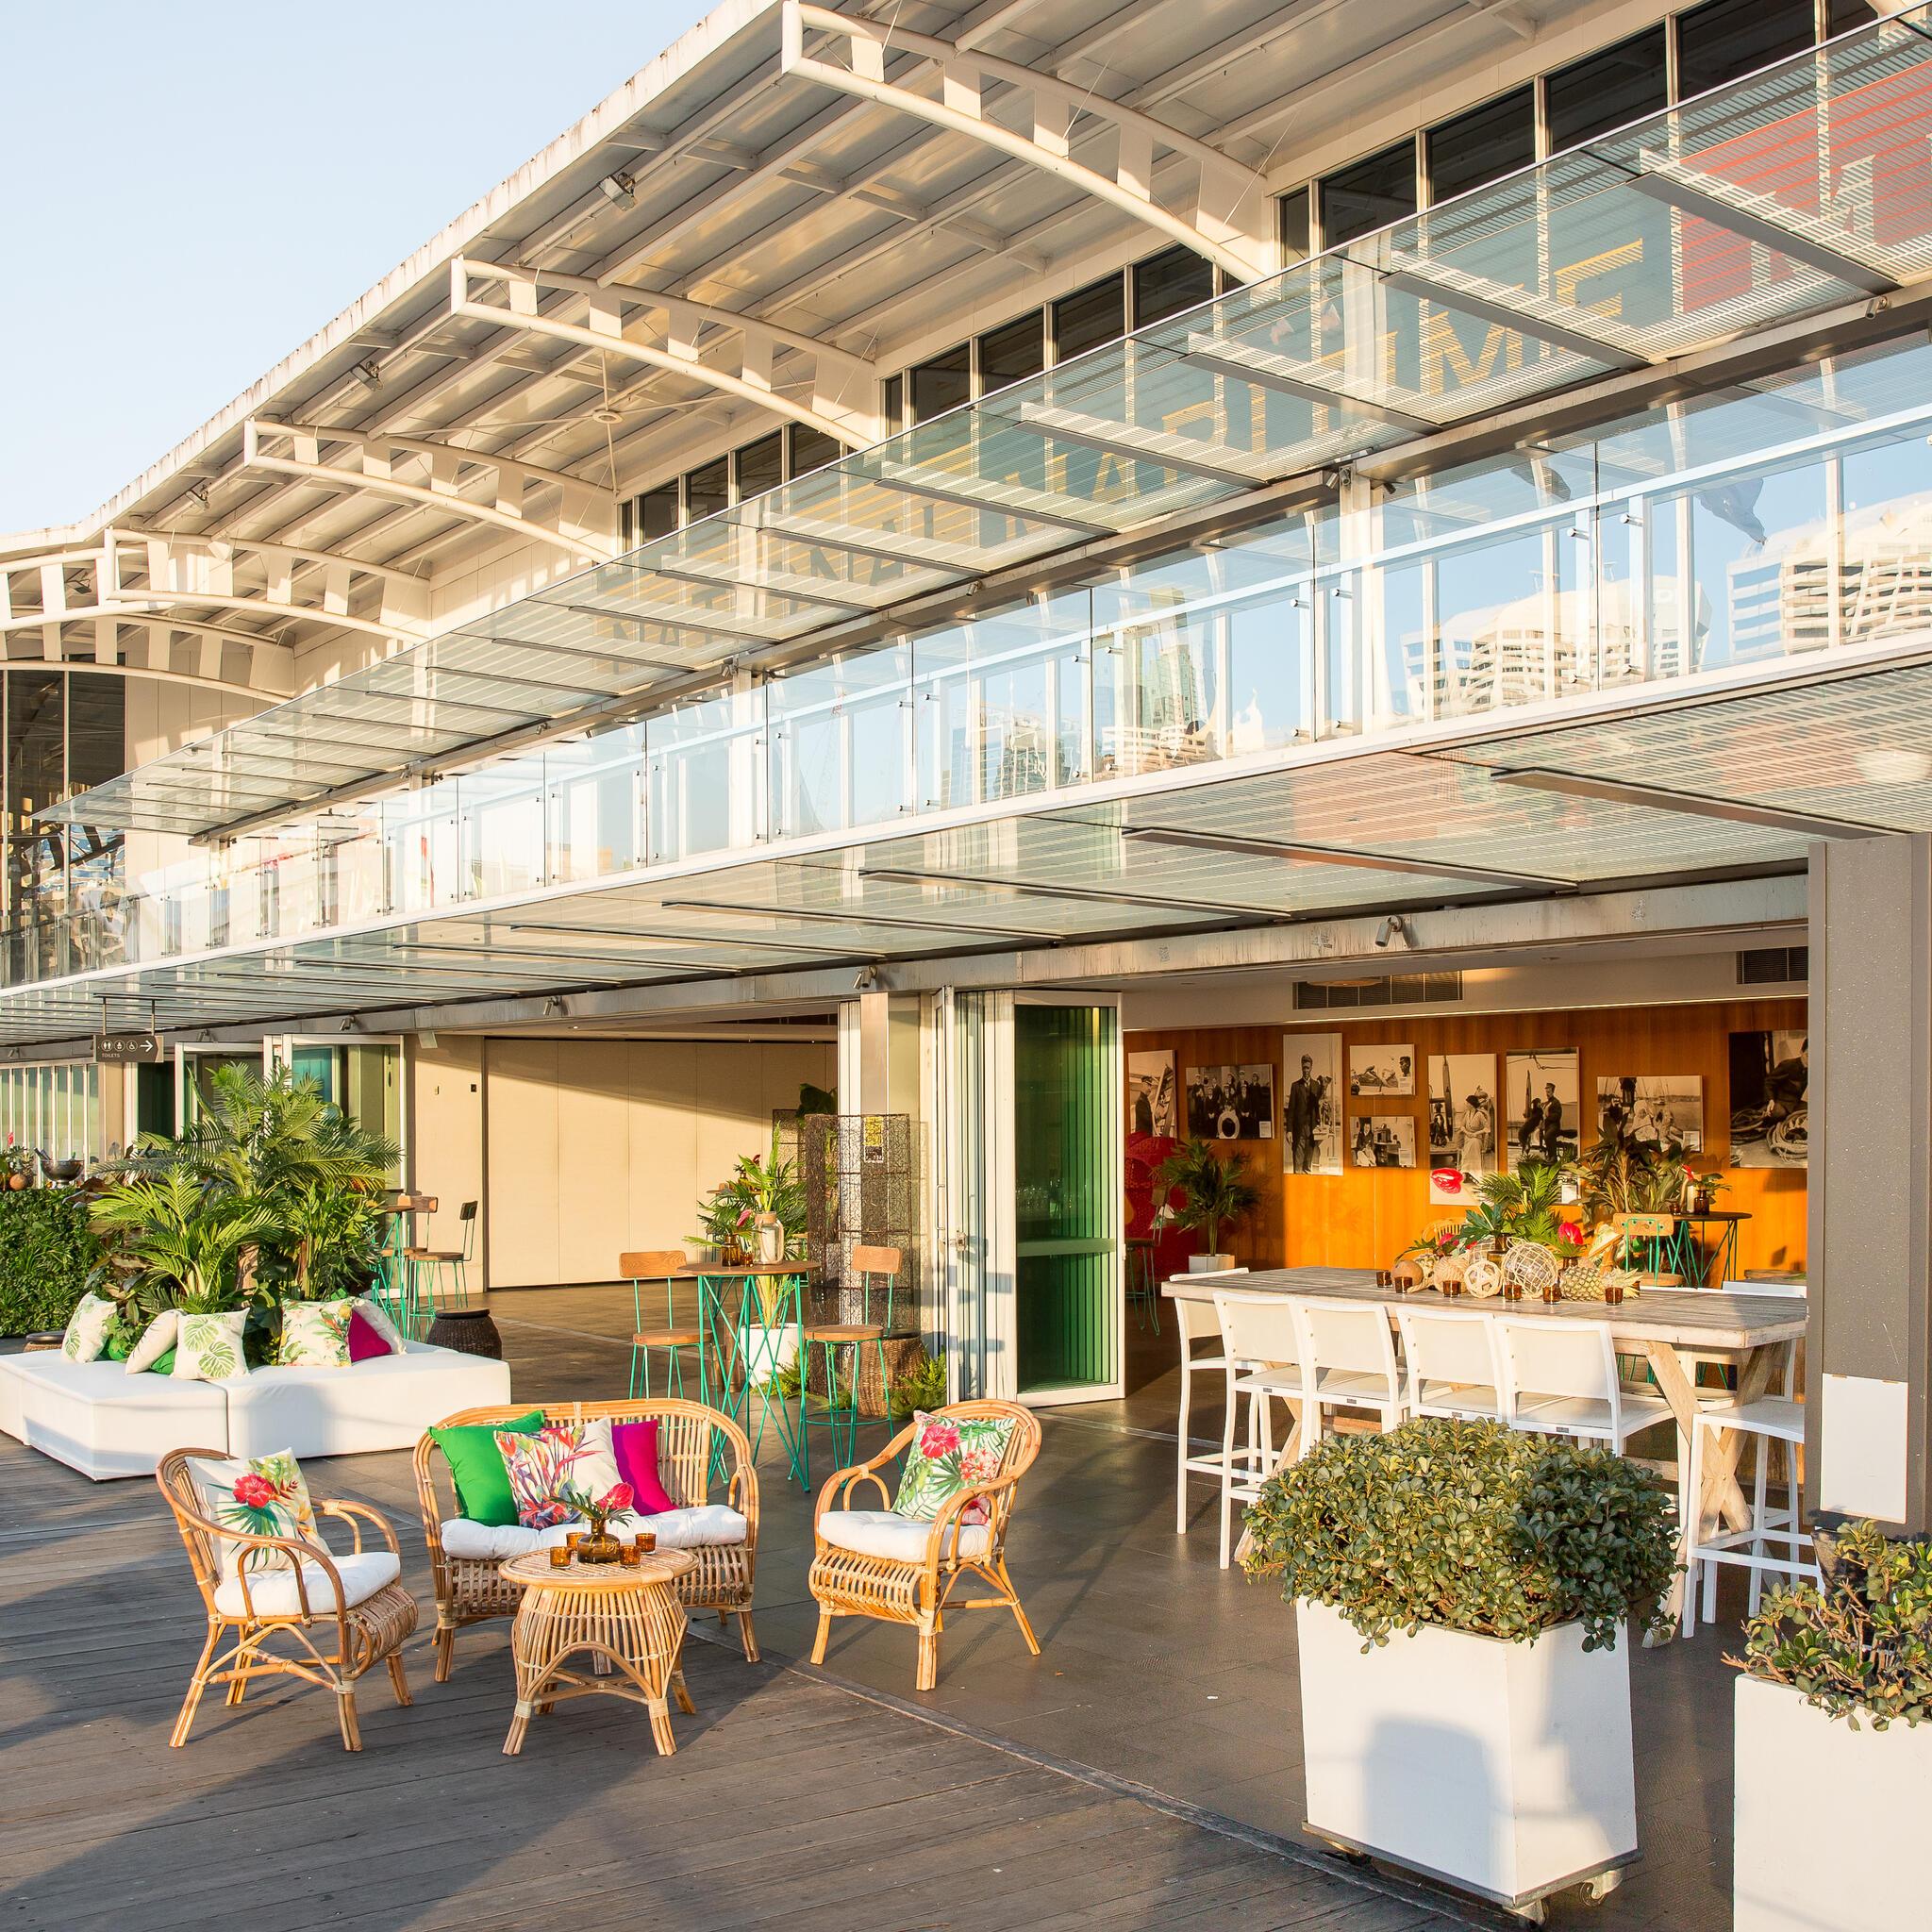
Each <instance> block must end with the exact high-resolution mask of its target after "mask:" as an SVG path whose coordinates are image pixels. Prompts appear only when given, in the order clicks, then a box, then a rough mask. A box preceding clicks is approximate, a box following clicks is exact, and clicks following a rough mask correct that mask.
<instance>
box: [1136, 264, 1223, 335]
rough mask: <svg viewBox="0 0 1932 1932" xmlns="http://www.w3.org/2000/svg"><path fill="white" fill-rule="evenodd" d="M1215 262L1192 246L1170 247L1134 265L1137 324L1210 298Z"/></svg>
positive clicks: (1172, 313) (1152, 321)
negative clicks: (1195, 250)
mask: <svg viewBox="0 0 1932 1932" xmlns="http://www.w3.org/2000/svg"><path fill="white" fill-rule="evenodd" d="M1213 294H1214V264H1213V263H1212V262H1211V261H1209V260H1208V258H1206V257H1205V256H1200V255H1196V254H1195V253H1194V251H1193V250H1192V249H1191V248H1169V249H1164V250H1163V251H1162V252H1161V253H1160V254H1158V255H1156V256H1153V257H1151V258H1149V259H1147V260H1146V261H1142V262H1137V263H1136V264H1135V267H1134V326H1135V327H1136V328H1145V327H1146V326H1147V325H1149V324H1150V323H1156V322H1162V321H1165V320H1166V318H1167V317H1168V316H1170V315H1178V314H1179V313H1180V312H1181V310H1182V309H1183V308H1194V307H1196V306H1197V305H1198V304H1200V303H1203V302H1206V301H1208V300H1210V299H1211V298H1212V296H1213Z"/></svg>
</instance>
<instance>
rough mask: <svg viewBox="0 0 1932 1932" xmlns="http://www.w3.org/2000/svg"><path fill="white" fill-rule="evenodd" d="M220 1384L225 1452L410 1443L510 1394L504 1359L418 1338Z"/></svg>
mask: <svg viewBox="0 0 1932 1932" xmlns="http://www.w3.org/2000/svg"><path fill="white" fill-rule="evenodd" d="M222 1386H223V1388H224V1389H225V1391H226V1393H227V1405H228V1437H227V1447H228V1453H229V1454H230V1455H231V1456H266V1455H267V1454H269V1453H270V1451H272V1450H275V1449H282V1448H288V1449H292V1450H293V1451H294V1453H295V1454H296V1455H297V1456H298V1457H317V1456H360V1455H364V1454H366V1453H368V1452H370V1451H372V1450H377V1449H413V1448H414V1447H415V1446H416V1443H417V1441H418V1440H419V1438H420V1437H421V1436H422V1434H423V1432H424V1430H425V1429H426V1428H428V1426H429V1425H430V1424H432V1423H440V1422H441V1420H442V1419H443V1417H444V1416H446V1415H454V1414H455V1413H456V1412H457V1411H458V1409H459V1408H484V1407H503V1406H505V1405H507V1404H508V1402H509V1400H510V1392H509V1370H508V1367H507V1366H506V1365H505V1364H504V1363H502V1362H498V1361H491V1360H490V1359H489V1357H486V1356H480V1355H462V1354H459V1353H458V1351H456V1350H455V1349H449V1348H432V1347H430V1346H429V1344H428V1343H427V1342H425V1341H411V1342H408V1343H406V1344H405V1347H404V1351H403V1353H402V1354H401V1355H381V1356H375V1357H371V1359H370V1360H368V1361H366V1362H357V1363H355V1364H354V1365H353V1366H351V1367H349V1368H346V1369H283V1368H273V1369H257V1370H256V1371H255V1372H254V1373H253V1374H248V1375H243V1376H242V1378H241V1379H240V1380H239V1381H234V1382H226V1383H224V1384H223V1385H222ZM168 1446H169V1447H170V1448H172V1447H173V1446H174V1444H173V1443H170V1444H168Z"/></svg>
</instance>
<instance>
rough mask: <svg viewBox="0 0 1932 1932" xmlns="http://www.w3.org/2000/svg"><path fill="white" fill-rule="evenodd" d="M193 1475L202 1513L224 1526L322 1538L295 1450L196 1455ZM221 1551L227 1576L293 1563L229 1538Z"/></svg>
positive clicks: (283, 1554)
mask: <svg viewBox="0 0 1932 1932" xmlns="http://www.w3.org/2000/svg"><path fill="white" fill-rule="evenodd" d="M188 1319H190V1320H192V1317H190V1318H188ZM188 1473H189V1474H190V1476H191V1477H192V1479H193V1482H194V1491H195V1494H196V1496H197V1497H198V1498H199V1499H200V1503H201V1513H202V1514H203V1515H204V1516H206V1517H207V1518H208V1520H209V1521H210V1522H211V1523H219V1524H221V1525H222V1527H223V1528H224V1529H233V1530H239V1531H240V1532H241V1533H242V1535H244V1536H287V1537H301V1538H303V1539H304V1540H305V1541H308V1542H315V1541H320V1539H319V1538H318V1537H317V1535H316V1530H315V1511H314V1508H313V1507H311V1505H310V1503H309V1501H308V1483H307V1482H305V1481H304V1480H303V1476H302V1466H301V1464H300V1463H298V1462H297V1461H296V1460H295V1456H294V1452H293V1451H292V1450H290V1449H278V1450H276V1451H275V1454H274V1455H272V1456H256V1457H248V1458H246V1459H244V1458H242V1457H232V1458H230V1459H228V1460H226V1461H223V1462H215V1461H212V1460H209V1459H207V1458H205V1457H198V1456H194V1457H189V1460H188ZM216 1549H217V1552H218V1553H219V1555H220V1557H221V1563H222V1574H223V1575H224V1576H233V1575H235V1574H238V1572H240V1571H242V1570H243V1569H247V1570H288V1569H291V1568H292V1567H293V1566H292V1564H291V1561H290V1558H289V1553H288V1552H287V1551H286V1550H258V1549H250V1548H249V1547H247V1545H245V1544H242V1543H233V1542H229V1541H227V1540H226V1539H225V1538H217V1539H216Z"/></svg>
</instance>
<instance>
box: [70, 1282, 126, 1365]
mask: <svg viewBox="0 0 1932 1932" xmlns="http://www.w3.org/2000/svg"><path fill="white" fill-rule="evenodd" d="M118 1313H119V1311H118V1310H117V1309H116V1308H115V1307H114V1304H113V1303H112V1302H110V1301H109V1300H108V1297H107V1296H106V1295H104V1294H94V1293H92V1292H90V1293H87V1294H84V1295H82V1296H81V1298H80V1300H79V1301H78V1302H77V1303H76V1304H75V1309H74V1312H73V1314H71V1315H69V1316H68V1318H67V1332H66V1334H64V1335H63V1336H61V1338H60V1353H61V1355H62V1357H65V1358H66V1359H67V1360H68V1361H70V1362H92V1361H98V1360H99V1359H100V1356H101V1351H102V1350H103V1349H104V1348H106V1347H107V1345H108V1336H109V1335H110V1334H111V1333H112V1332H113V1327H114V1323H115V1321H116V1319H117V1316H118Z"/></svg>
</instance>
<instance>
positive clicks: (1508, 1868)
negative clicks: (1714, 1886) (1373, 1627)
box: [1295, 1603, 1741, 1925]
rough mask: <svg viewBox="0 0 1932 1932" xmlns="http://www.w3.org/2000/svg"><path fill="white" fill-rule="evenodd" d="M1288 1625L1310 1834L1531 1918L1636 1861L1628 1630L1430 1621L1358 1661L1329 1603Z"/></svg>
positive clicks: (1609, 1881)
mask: <svg viewBox="0 0 1932 1932" xmlns="http://www.w3.org/2000/svg"><path fill="white" fill-rule="evenodd" d="M1295 1622H1296V1628H1297V1631H1298V1633H1299V1639H1300V1646H1301V1686H1302V1739H1303V1747H1304V1755H1305V1757H1306V1758H1307V1789H1308V1817H1307V1829H1308V1831H1309V1832H1311V1833H1312V1834H1313V1835H1314V1836H1316V1837H1317V1838H1324V1839H1327V1840H1331V1841H1332V1842H1334V1843H1336V1844H1339V1845H1341V1846H1344V1847H1346V1848H1347V1849H1349V1850H1351V1851H1360V1852H1367V1853H1369V1854H1371V1855H1372V1856H1374V1857H1378V1858H1386V1859H1389V1860H1391V1862H1392V1863H1395V1864H1398V1865H1406V1866H1408V1867H1409V1868H1411V1869H1412V1870H1414V1871H1417V1872H1422V1873H1426V1874H1429V1875H1431V1876H1434V1877H1439V1878H1445V1879H1447V1880H1449V1881H1450V1882H1451V1883H1452V1884H1455V1885H1459V1886H1461V1887H1463V1888H1464V1889H1465V1890H1469V1891H1474V1892H1477V1893H1479V1894H1480V1895H1481V1896H1483V1897H1485V1898H1491V1899H1494V1900H1496V1901H1497V1902H1498V1903H1499V1904H1502V1905H1505V1906H1508V1907H1511V1908H1512V1909H1516V1910H1520V1911H1523V1912H1524V1915H1525V1916H1528V1917H1532V1918H1540V1917H1541V1907H1540V1906H1539V1905H1538V1903H1537V1902H1538V1901H1539V1900H1541V1898H1543V1897H1544V1896H1545V1895H1546V1894H1548V1893H1550V1892H1553V1891H1560V1890H1563V1889H1564V1888H1565V1887H1567V1886H1572V1885H1577V1884H1581V1883H1583V1882H1584V1881H1585V1880H1595V1881H1596V1883H1595V1886H1594V1890H1596V1891H1597V1892H1598V1893H1599V1895H1600V1894H1601V1893H1602V1892H1604V1891H1606V1890H1609V1889H1610V1887H1611V1886H1613V1885H1614V1884H1615V1883H1616V1874H1617V1868H1619V1867H1620V1866H1623V1865H1624V1864H1627V1863H1628V1862H1629V1861H1630V1860H1631V1859H1632V1858H1634V1857H1636V1856H1637V1793H1636V1785H1635V1781H1634V1778H1633V1774H1632V1770H1631V1758H1630V1660H1629V1655H1628V1643H1629V1640H1628V1638H1627V1637H1626V1638H1624V1640H1623V1641H1620V1642H1619V1644H1618V1645H1617V1648H1616V1649H1615V1650H1595V1651H1590V1652H1588V1653H1586V1652H1585V1650H1584V1648H1583V1629H1582V1626H1581V1625H1580V1624H1561V1625H1559V1626H1558V1627H1557V1628H1556V1629H1554V1630H1546V1631H1545V1632H1544V1633H1543V1634H1542V1635H1541V1637H1540V1638H1538V1639H1537V1641H1535V1642H1534V1643H1502V1642H1498V1641H1496V1640H1495V1639H1494V1638H1490V1637H1472V1636H1469V1635H1468V1634H1467V1633H1465V1632H1463V1631H1460V1630H1441V1629H1434V1628H1430V1627H1428V1626H1426V1625H1425V1626H1424V1628H1423V1629H1421V1630H1420V1631H1418V1632H1417V1633H1416V1635H1415V1636H1413V1637H1407V1636H1404V1635H1402V1634H1401V1633H1400V1632H1397V1633H1396V1634H1395V1635H1394V1636H1392V1637H1391V1639H1390V1640H1389V1641H1388V1642H1387V1643H1386V1644H1384V1645H1382V1646H1380V1647H1379V1648H1377V1649H1374V1650H1372V1651H1370V1652H1369V1653H1368V1654H1367V1655H1366V1656H1364V1655H1363V1654H1362V1639H1361V1637H1360V1635H1359V1634H1358V1633H1357V1630H1356V1629H1355V1627H1354V1626H1353V1625H1352V1624H1349V1623H1347V1622H1346V1621H1345V1620H1344V1619H1343V1617H1342V1616H1341V1612H1340V1611H1339V1610H1332V1609H1329V1608H1327V1607H1325V1606H1324V1605H1320V1604H1307V1603H1301V1604H1297V1605H1296V1606H1295ZM1740 1925H1741V1922H1740Z"/></svg>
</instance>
